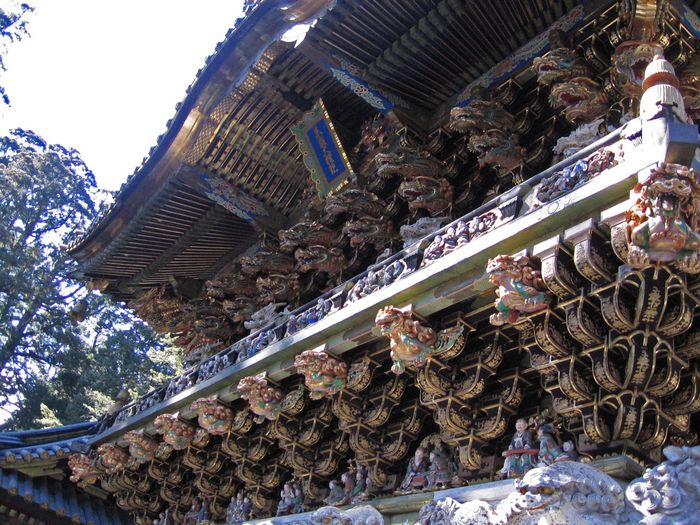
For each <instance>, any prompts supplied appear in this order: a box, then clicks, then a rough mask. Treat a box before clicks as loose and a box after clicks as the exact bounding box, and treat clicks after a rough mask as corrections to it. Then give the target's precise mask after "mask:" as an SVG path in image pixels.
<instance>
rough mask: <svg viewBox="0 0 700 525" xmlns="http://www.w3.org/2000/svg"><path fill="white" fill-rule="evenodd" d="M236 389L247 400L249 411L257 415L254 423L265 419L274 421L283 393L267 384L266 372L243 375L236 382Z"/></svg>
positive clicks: (280, 408)
mask: <svg viewBox="0 0 700 525" xmlns="http://www.w3.org/2000/svg"><path fill="white" fill-rule="evenodd" d="M236 390H237V391H238V393H239V394H240V395H241V397H242V398H243V399H246V400H247V401H248V405H249V406H250V410H251V412H253V414H255V415H256V416H257V417H256V418H255V422H256V423H262V422H263V421H264V420H265V419H269V420H270V421H274V420H275V419H277V417H278V416H279V413H280V410H282V398H283V397H284V394H283V393H282V391H281V390H280V389H278V388H275V387H273V386H271V385H269V384H268V382H267V372H261V373H259V374H258V375H255V376H248V377H244V378H243V379H241V380H240V381H239V382H238V386H237V387H236Z"/></svg>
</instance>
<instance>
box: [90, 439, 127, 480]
mask: <svg viewBox="0 0 700 525" xmlns="http://www.w3.org/2000/svg"><path fill="white" fill-rule="evenodd" d="M96 452H97V458H98V461H99V463H100V465H102V467H104V469H105V470H106V471H107V473H108V474H112V473H114V472H117V471H118V470H121V469H123V468H125V467H126V466H127V463H128V462H129V453H128V452H127V451H126V450H124V449H123V448H121V447H119V446H117V445H115V444H114V443H103V444H101V445H100V446H99V447H97V451H96Z"/></svg>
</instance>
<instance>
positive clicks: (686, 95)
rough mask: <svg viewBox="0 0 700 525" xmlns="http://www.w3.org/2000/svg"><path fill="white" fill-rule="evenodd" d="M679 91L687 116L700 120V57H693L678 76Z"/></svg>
mask: <svg viewBox="0 0 700 525" xmlns="http://www.w3.org/2000/svg"><path fill="white" fill-rule="evenodd" d="M679 81H680V91H681V93H682V95H683V103H684V104H685V111H686V113H687V115H688V116H689V117H690V118H691V119H693V120H696V119H698V118H700V55H695V56H694V57H693V59H692V60H691V61H690V63H689V64H688V65H687V66H685V68H684V69H683V72H682V73H681V76H680V79H679Z"/></svg>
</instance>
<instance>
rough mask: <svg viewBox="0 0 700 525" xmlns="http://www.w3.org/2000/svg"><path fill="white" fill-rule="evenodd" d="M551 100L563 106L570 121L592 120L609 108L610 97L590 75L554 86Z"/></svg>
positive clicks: (555, 104)
mask: <svg viewBox="0 0 700 525" xmlns="http://www.w3.org/2000/svg"><path fill="white" fill-rule="evenodd" d="M549 101H550V103H551V104H552V106H554V107H563V108H564V116H565V117H566V119H567V120H568V121H569V122H578V121H583V122H590V121H592V120H595V119H596V118H598V117H599V116H600V115H602V114H603V113H605V111H607V109H608V97H607V95H606V94H605V92H604V91H603V89H602V88H601V87H600V85H599V84H598V83H597V82H596V81H594V80H591V79H590V78H588V77H575V78H572V79H571V80H568V81H566V82H559V83H557V84H554V85H553V86H552V91H551V93H550V96H549Z"/></svg>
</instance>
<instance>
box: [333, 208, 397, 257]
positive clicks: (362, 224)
mask: <svg viewBox="0 0 700 525" xmlns="http://www.w3.org/2000/svg"><path fill="white" fill-rule="evenodd" d="M343 235H345V236H347V237H348V238H349V239H350V246H351V247H353V248H356V247H358V246H363V245H369V244H371V245H374V248H375V249H376V250H377V251H379V250H381V248H383V247H384V246H385V245H386V244H388V243H389V242H391V239H392V238H393V237H394V224H393V223H392V222H391V220H389V219H385V218H384V217H379V218H374V217H369V216H367V215H365V216H364V217H360V218H358V219H353V220H349V221H347V222H346V223H345V224H344V225H343Z"/></svg>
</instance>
